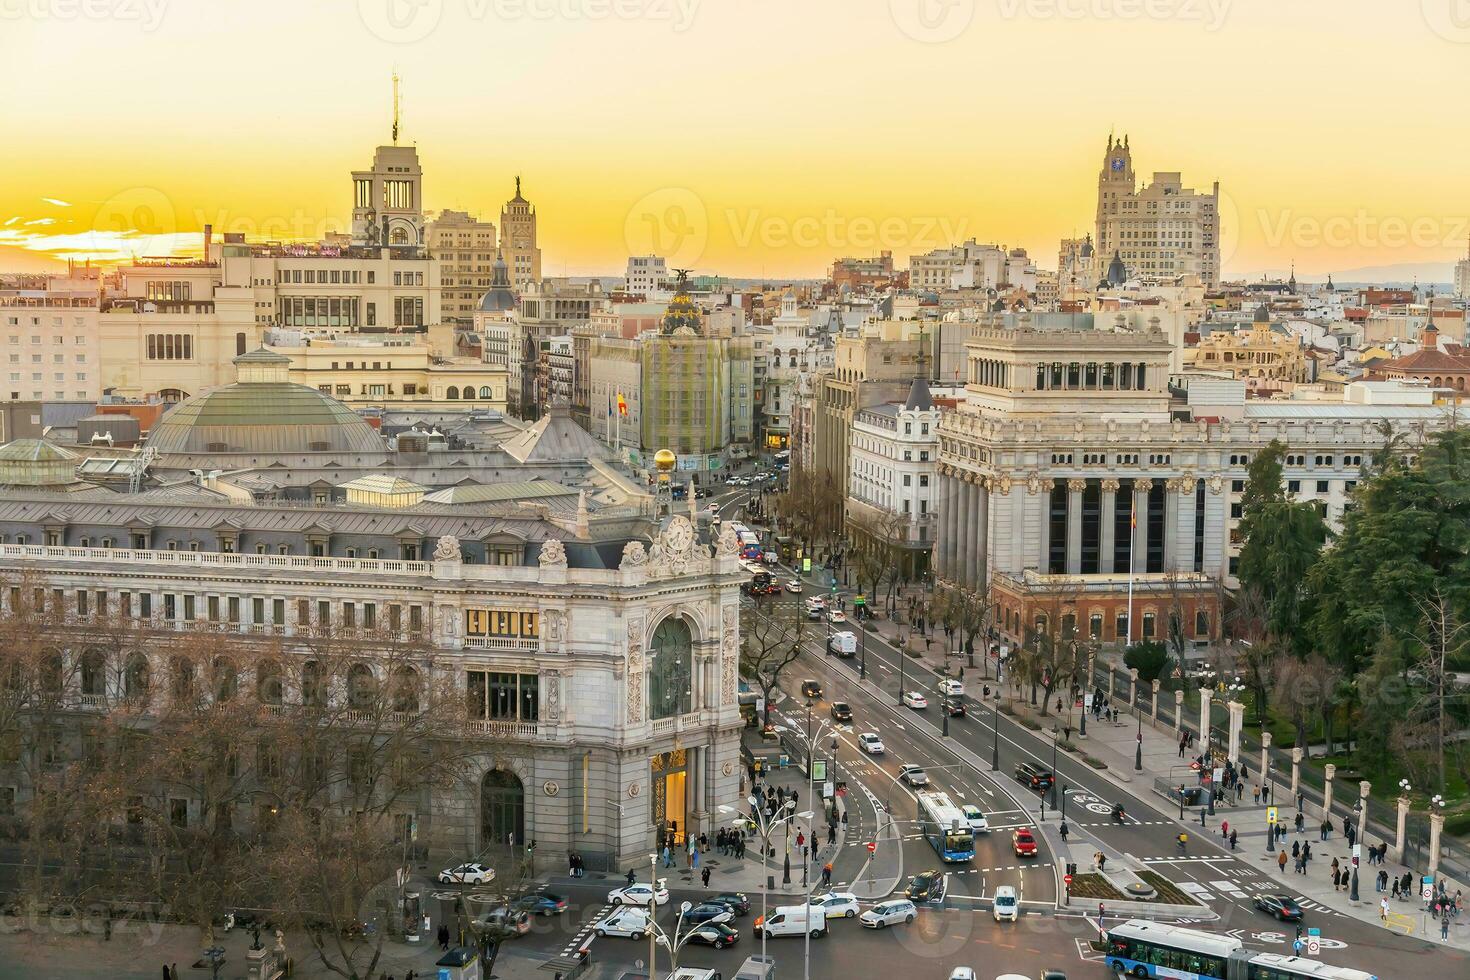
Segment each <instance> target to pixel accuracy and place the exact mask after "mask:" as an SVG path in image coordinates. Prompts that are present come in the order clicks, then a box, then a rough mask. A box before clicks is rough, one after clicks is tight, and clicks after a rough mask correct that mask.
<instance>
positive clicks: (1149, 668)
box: [1123, 640, 1170, 684]
mask: <svg viewBox="0 0 1470 980" xmlns="http://www.w3.org/2000/svg"><path fill="white" fill-rule="evenodd" d="M1123 663H1124V664H1125V665H1126V666H1129V667H1133V668H1135V669H1136V670H1137V671H1138V679H1139V680H1140V681H1141V682H1143V683H1145V684H1148V683H1152V682H1153V681H1154V680H1160V681H1162V680H1164V679H1165V678H1166V677H1167V676H1168V675H1169V664H1170V658H1169V648H1168V647H1166V646H1165V645H1164V644H1162V643H1160V642H1159V641H1158V640H1143V641H1140V642H1138V643H1135V644H1133V645H1132V646H1131V647H1129V648H1128V649H1127V650H1126V651H1124V653H1123Z"/></svg>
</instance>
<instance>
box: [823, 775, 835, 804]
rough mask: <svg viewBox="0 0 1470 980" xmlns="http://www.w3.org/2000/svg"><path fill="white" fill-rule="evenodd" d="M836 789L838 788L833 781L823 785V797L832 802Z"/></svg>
mask: <svg viewBox="0 0 1470 980" xmlns="http://www.w3.org/2000/svg"><path fill="white" fill-rule="evenodd" d="M836 788H837V787H836V786H834V785H833V783H832V780H830V779H829V780H827V781H826V782H825V783H823V784H822V797H823V798H824V799H829V800H830V799H831V798H832V794H833V792H835V791H836Z"/></svg>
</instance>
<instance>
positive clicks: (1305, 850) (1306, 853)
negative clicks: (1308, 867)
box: [1302, 841, 1312, 864]
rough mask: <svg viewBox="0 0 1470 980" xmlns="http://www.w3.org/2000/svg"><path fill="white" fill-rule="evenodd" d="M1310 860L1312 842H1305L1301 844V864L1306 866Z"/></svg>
mask: <svg viewBox="0 0 1470 980" xmlns="http://www.w3.org/2000/svg"><path fill="white" fill-rule="evenodd" d="M1311 860H1312V842H1311V841H1306V842H1305V843H1303V844H1302V863H1303V864H1308V863H1310V862H1311Z"/></svg>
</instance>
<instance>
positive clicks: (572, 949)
mask: <svg viewBox="0 0 1470 980" xmlns="http://www.w3.org/2000/svg"><path fill="white" fill-rule="evenodd" d="M612 910H613V906H612V905H604V906H603V907H602V908H600V909H598V910H597V912H596V913H594V914H593V915H590V916H588V918H587V921H586V922H584V923H582V928H581V929H579V930H577V934H576V935H575V936H573V937H572V938H571V941H570V942H568V943H567V944H566V945H565V946H563V947H562V950H561V955H563V956H571V955H572V954H574V953H576V952H577V951H578V950H580V949H581V948H582V944H583V943H585V942H589V941H590V939H591V936H592V931H593V930H594V929H596V928H597V924H598V923H599V922H601V921H602V920H603V919H605V918H607V916H608V913H610V912H611V911H612Z"/></svg>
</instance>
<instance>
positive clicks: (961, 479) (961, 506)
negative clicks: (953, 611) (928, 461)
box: [954, 471, 970, 585]
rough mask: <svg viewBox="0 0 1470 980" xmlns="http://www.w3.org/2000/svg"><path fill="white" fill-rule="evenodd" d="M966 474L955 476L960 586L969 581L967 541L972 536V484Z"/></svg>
mask: <svg viewBox="0 0 1470 980" xmlns="http://www.w3.org/2000/svg"><path fill="white" fill-rule="evenodd" d="M965 477H966V474H965V472H964V471H960V472H958V473H956V474H955V494H954V499H955V511H956V512H957V513H956V523H955V535H954V549H955V559H954V580H955V581H956V582H958V583H959V584H960V585H967V584H968V583H969V579H967V578H966V577H965V562H966V561H967V560H968V558H967V556H966V555H965V540H966V539H967V538H968V537H969V534H970V484H969V483H968V482H967V481H966V479H965Z"/></svg>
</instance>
